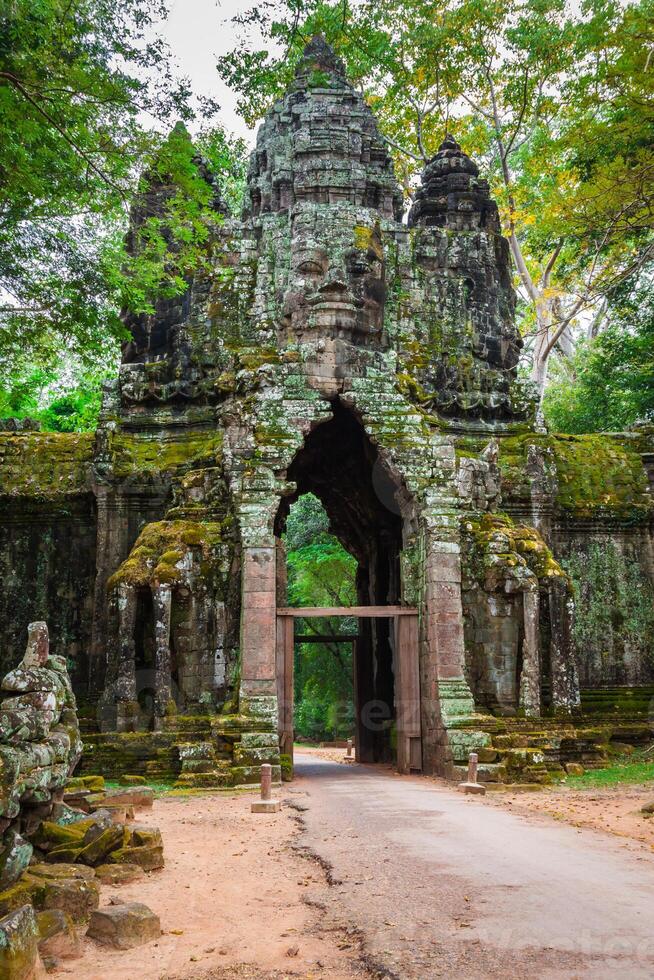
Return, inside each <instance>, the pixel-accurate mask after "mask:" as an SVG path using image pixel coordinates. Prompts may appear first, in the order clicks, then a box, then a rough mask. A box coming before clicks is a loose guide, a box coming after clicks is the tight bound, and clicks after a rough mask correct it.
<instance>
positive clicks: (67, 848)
mask: <svg viewBox="0 0 654 980" xmlns="http://www.w3.org/2000/svg"><path fill="white" fill-rule="evenodd" d="M28 633H29V636H28V643H27V650H26V652H25V656H24V657H23V660H22V661H21V663H20V664H19V665H18V667H16V668H15V669H14V670H12V671H10V672H9V673H8V674H7V675H6V677H5V678H4V680H3V681H2V685H1V687H2V691H3V692H7V694H8V695H9V696H7V697H5V698H4V700H3V701H2V702H1V703H0V833H1V834H2V836H1V837H0V977H1V978H2V980H33V978H37V977H41V976H43V975H44V972H45V969H46V968H48V969H50V968H54V967H56V966H57V965H58V964H59V963H60V962H61V961H62V960H67V959H75V958H78V957H80V956H81V955H82V947H81V942H80V937H79V932H78V930H79V927H80V926H82V927H84V926H86V924H87V923H88V922H89V920H91V922H96V926H94V927H93V929H90V930H89V932H88V934H89V935H91V936H93V937H94V938H96V939H97V940H98V941H100V942H104V943H108V944H110V945H113V946H117V947H118V948H121V949H125V948H129V946H130V945H138V944H140V943H143V942H148V941H149V940H150V939H151V938H154V937H155V936H158V935H159V934H160V926H159V920H158V918H157V916H156V915H155V914H154V913H153V912H150V910H149V909H146V907H145V906H140V905H134V908H132V906H130V905H124V906H121V911H120V912H116V913H114V912H113V911H112V910H109V911H107V910H104V909H103V910H101V911H100V912H98V907H99V903H100V885H101V883H103V882H107V883H109V884H112V885H119V884H123V883H127V882H134V881H137V880H138V879H139V878H142V877H143V875H144V872H146V871H153V870H156V869H158V868H162V867H163V863H164V860H163V841H162V838H161V833H160V832H159V830H158V829H157V828H154V827H148V826H145V825H142V824H137V823H133V822H131V821H133V820H134V812H135V810H140V809H150V808H151V807H152V803H153V799H154V792H153V790H152V789H151V788H150V787H148V786H145V785H142V780H141V779H139V778H138V777H134V778H132V779H130V778H126V779H125V780H124V782H125V783H126V785H124V786H121V787H118V788H115V789H111V788H108V787H106V786H105V782H104V778H103V777H102V776H85V777H81V778H77V779H71V778H70V776H71V773H72V771H73V770H74V768H75V766H76V764H77V762H78V761H79V758H80V755H81V752H82V743H81V740H80V734H79V724H78V719H77V713H76V704H75V698H74V695H73V693H72V688H71V685H70V680H69V677H68V673H67V669H66V663H65V660H64V659H63V658H60V657H55V656H51V655H50V653H49V641H48V629H47V626H46V624H45V623H42V622H39V623H32V624H31V625H30V627H29V631H28ZM128 821H130V822H129V823H128ZM96 912H97V914H98V916H99V918H98V917H96V918H95V919H94V915H95V914H96ZM112 922H114V923H115V924H114V926H111V925H110V924H111V923H112ZM98 923H100V924H99V925H98ZM103 923H104V925H103ZM107 923H109V925H108V924H107Z"/></svg>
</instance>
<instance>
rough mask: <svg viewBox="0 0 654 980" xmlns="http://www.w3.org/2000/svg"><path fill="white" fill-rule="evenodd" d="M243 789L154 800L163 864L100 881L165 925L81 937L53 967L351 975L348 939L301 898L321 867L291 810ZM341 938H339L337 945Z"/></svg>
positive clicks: (100, 974)
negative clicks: (114, 882)
mask: <svg viewBox="0 0 654 980" xmlns="http://www.w3.org/2000/svg"><path fill="white" fill-rule="evenodd" d="M250 799H251V798H250V797H249V796H242V795H241V796H238V797H227V796H224V795H222V794H216V795H214V796H198V797H193V798H184V799H180V798H168V799H164V800H157V801H156V802H155V804H154V808H153V811H152V816H151V817H150V816H148V817H147V818H145V820H143V814H142V813H141V814H139V818H140V819H141V820H142V822H148V823H152V824H153V825H156V826H158V827H160V829H161V831H162V834H163V838H164V845H165V855H166V867H165V868H164V869H163V870H162V871H160V872H155V873H153V874H151V875H149V876H148V877H147V878H146V879H145V880H142V881H139V882H137V883H135V884H132V885H123V886H121V887H108V886H105V887H103V889H102V897H101V905H106V904H108V903H109V901H110V898H111V896H112V895H113V896H116V897H119V898H121V899H123V900H131V901H139V902H144V903H145V904H146V905H149V906H150V908H152V909H153V910H154V911H155V912H157V913H158V915H159V916H160V918H161V925H162V930H163V935H162V936H161V939H160V941H159V942H158V943H151V944H149V945H147V946H142V947H140V948H137V949H132V950H129V951H125V952H120V951H116V950H111V949H108V948H107V947H103V946H100V945H98V944H96V943H95V942H93V941H92V940H90V939H85V940H84V946H85V955H84V958H83V959H81V960H76V961H72V962H69V963H68V964H66V965H65V966H64V967H63V968H62V969H60V970H59V971H58V972H57V974H56V975H57V976H59V975H61V976H63V975H65V974H66V973H68V974H72V975H74V977H75V980H160V978H168V977H175V978H184V980H186V978H193V977H205V976H208V977H212V978H213V977H215V978H223V977H224V978H225V980H227V978H231V977H247V978H253V980H254V978H256V980H264V978H265V980H268V978H270V980H272V978H278V977H279V978H281V977H296V976H297V977H304V978H312V977H314V978H320V977H329V978H330V980H331V978H334V980H350V978H353V977H360V976H361V973H360V972H359V971H358V970H357V968H356V963H354V964H353V965H352V964H351V963H350V960H351V959H356V957H353V953H356V950H355V949H354V947H353V946H352V945H351V944H349V943H347V942H345V941H344V940H343V935H342V934H341V933H333V932H329V930H324V929H321V922H320V918H321V914H320V910H316V909H315V908H311V907H310V906H309V905H308V904H307V903H306V901H305V899H306V897H307V894H308V891H309V890H310V889H311V888H312V887H313V888H316V887H317V888H320V887H322V886H323V883H324V872H323V871H322V869H321V868H320V866H319V865H318V864H316V863H315V862H312V861H310V860H307V859H306V858H302V857H300V856H299V855H298V854H297V853H296V852H295V851H294V850H293V845H294V843H296V842H297V836H298V828H297V823H296V820H295V811H294V810H293V809H285V810H283V811H282V812H281V813H278V814H273V815H259V814H252V813H250ZM339 944H340V946H339Z"/></svg>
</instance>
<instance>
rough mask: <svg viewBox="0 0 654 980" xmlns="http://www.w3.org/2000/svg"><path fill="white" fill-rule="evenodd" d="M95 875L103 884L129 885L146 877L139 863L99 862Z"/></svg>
mask: <svg viewBox="0 0 654 980" xmlns="http://www.w3.org/2000/svg"><path fill="white" fill-rule="evenodd" d="M95 876H96V878H98V880H99V881H101V882H102V884H103V885H129V884H131V883H132V882H133V881H139V879H142V878H144V877H145V872H144V871H143V868H142V867H140V865H138V864H127V863H123V864H99V865H98V867H97V868H96V869H95Z"/></svg>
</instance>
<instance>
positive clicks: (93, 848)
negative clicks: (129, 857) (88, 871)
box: [78, 824, 126, 867]
mask: <svg viewBox="0 0 654 980" xmlns="http://www.w3.org/2000/svg"><path fill="white" fill-rule="evenodd" d="M125 833H126V832H125V830H124V829H123V827H122V826H120V825H117V824H112V825H111V827H108V828H107V829H106V830H103V831H102V833H101V834H99V835H98V836H97V837H95V838H94V839H92V840H91V841H90V843H88V844H86V846H85V847H83V848H82V850H81V851H80V853H79V858H78V860H79V861H81V862H82V863H83V864H88V865H89V866H90V867H94V866H95V865H96V864H102V863H103V862H104V860H105V858H106V857H107V855H108V854H110V853H111V852H112V851H116V850H118V848H119V847H122V846H123V844H124V843H125V840H124V837H125Z"/></svg>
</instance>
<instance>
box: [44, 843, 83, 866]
mask: <svg viewBox="0 0 654 980" xmlns="http://www.w3.org/2000/svg"><path fill="white" fill-rule="evenodd" d="M83 850H84V848H83V847H82V846H81V845H78V846H77V847H68V846H64V847H55V848H53V850H51V851H48V853H47V859H48V861H52V862H53V863H54V864H75V862H76V861H77V860H78V859H79V856H80V854H81V853H82V851H83Z"/></svg>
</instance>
